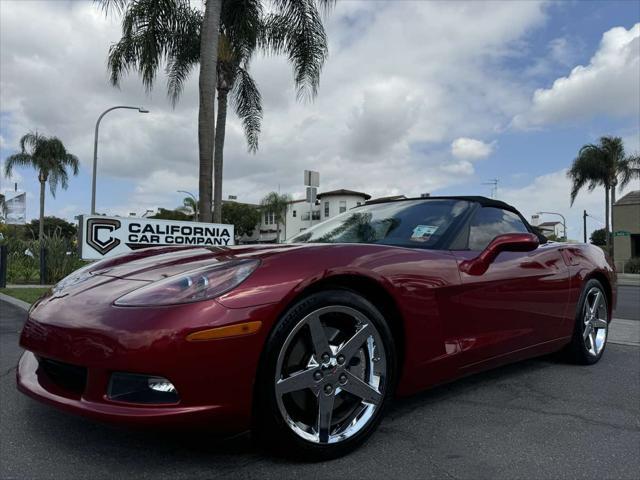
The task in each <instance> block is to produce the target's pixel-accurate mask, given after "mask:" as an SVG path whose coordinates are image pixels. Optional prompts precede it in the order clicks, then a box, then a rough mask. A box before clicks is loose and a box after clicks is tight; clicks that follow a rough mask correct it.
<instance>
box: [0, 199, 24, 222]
mask: <svg viewBox="0 0 640 480" xmlns="http://www.w3.org/2000/svg"><path fill="white" fill-rule="evenodd" d="M7 195H10V194H7ZM4 207H5V213H6V217H5V221H6V223H7V225H24V224H25V223H26V220H27V194H26V193H24V192H23V193H18V194H17V195H16V196H15V197H13V198H9V199H7V200H5V201H4Z"/></svg>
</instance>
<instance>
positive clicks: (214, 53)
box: [94, 0, 233, 222]
mask: <svg viewBox="0 0 640 480" xmlns="http://www.w3.org/2000/svg"><path fill="white" fill-rule="evenodd" d="M94 1H95V2H97V3H99V4H101V5H102V7H103V8H104V10H105V12H107V13H108V12H109V10H110V9H111V8H114V9H115V10H117V11H118V12H120V13H122V12H126V13H125V16H124V19H123V23H122V31H123V39H124V38H125V37H127V35H128V38H129V40H132V39H134V38H135V36H138V35H139V34H140V33H142V36H141V37H140V38H137V39H136V40H139V41H137V42H125V44H124V45H123V46H124V47H125V49H124V51H123V52H122V55H120V56H119V55H118V54H117V53H118V51H122V50H119V48H122V46H121V43H122V41H121V42H119V43H118V44H116V45H115V46H114V47H112V50H111V52H110V54H109V67H110V69H111V80H112V82H113V83H114V85H118V83H119V78H120V76H121V74H122V73H123V71H125V70H127V69H129V68H130V67H133V66H136V67H137V68H138V70H139V71H140V72H141V74H142V81H143V83H144V84H145V86H146V87H147V89H151V86H152V84H153V80H154V78H155V75H156V71H157V69H158V66H159V64H160V60H161V59H163V58H164V59H167V60H169V61H170V62H171V61H175V59H176V55H175V53H176V52H178V51H181V50H182V48H183V47H184V46H183V42H191V41H193V40H194V39H197V40H198V44H199V47H200V48H199V53H200V57H199V58H200V59H201V62H200V74H199V78H198V87H199V93H200V95H199V108H198V147H199V148H198V151H199V181H198V192H199V198H200V208H199V211H200V220H201V221H203V222H210V221H211V218H212V217H211V213H212V212H211V191H212V173H213V147H214V136H215V98H216V75H217V73H216V67H217V63H218V32H219V29H220V14H221V12H222V2H223V0H205V1H204V15H201V14H200V12H197V13H198V15H197V16H194V13H195V12H194V10H193V9H192V8H191V6H190V4H189V0H94ZM231 1H233V0H231ZM196 17H199V18H200V21H199V22H197V24H194V23H193V20H194V18H196ZM196 27H197V31H198V34H197V35H196V34H195V30H194V28H196ZM158 40H159V41H158ZM114 51H115V52H116V54H115V55H114ZM182 80H184V79H182Z"/></svg>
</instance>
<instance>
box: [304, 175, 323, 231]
mask: <svg viewBox="0 0 640 480" xmlns="http://www.w3.org/2000/svg"><path fill="white" fill-rule="evenodd" d="M304 185H305V187H307V202H309V227H312V226H313V204H314V203H316V198H317V195H318V187H319V186H320V172H314V171H313V170H305V171H304Z"/></svg>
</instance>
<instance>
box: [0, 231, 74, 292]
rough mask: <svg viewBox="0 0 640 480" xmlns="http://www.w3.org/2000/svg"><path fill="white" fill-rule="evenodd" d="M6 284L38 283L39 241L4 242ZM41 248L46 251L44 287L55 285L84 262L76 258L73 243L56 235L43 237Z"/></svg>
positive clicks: (8, 239) (13, 239) (10, 239)
mask: <svg viewBox="0 0 640 480" xmlns="http://www.w3.org/2000/svg"><path fill="white" fill-rule="evenodd" d="M3 243H4V244H5V245H6V246H7V249H8V251H7V283H15V284H21V283H39V282H40V242H39V241H38V240H20V239H16V238H7V239H5V240H4V242H3ZM42 243H43V246H44V248H45V249H46V252H47V253H46V255H47V257H46V260H47V283H56V282H58V281H59V280H61V279H62V278H64V277H66V276H67V275H69V274H70V273H71V272H73V271H74V270H77V269H78V268H80V267H82V266H83V265H84V264H85V263H86V262H84V261H82V260H81V259H80V257H79V256H78V252H77V249H76V246H75V244H74V242H73V241H72V240H70V239H67V238H64V237H62V236H61V235H59V234H58V233H56V234H54V235H52V236H45V237H44V239H43V241H42Z"/></svg>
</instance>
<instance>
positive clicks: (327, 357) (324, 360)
mask: <svg viewBox="0 0 640 480" xmlns="http://www.w3.org/2000/svg"><path fill="white" fill-rule="evenodd" d="M330 358H331V357H330V356H329V354H328V353H323V354H322V361H323V362H324V363H327V362H328V361H329V359H330Z"/></svg>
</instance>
